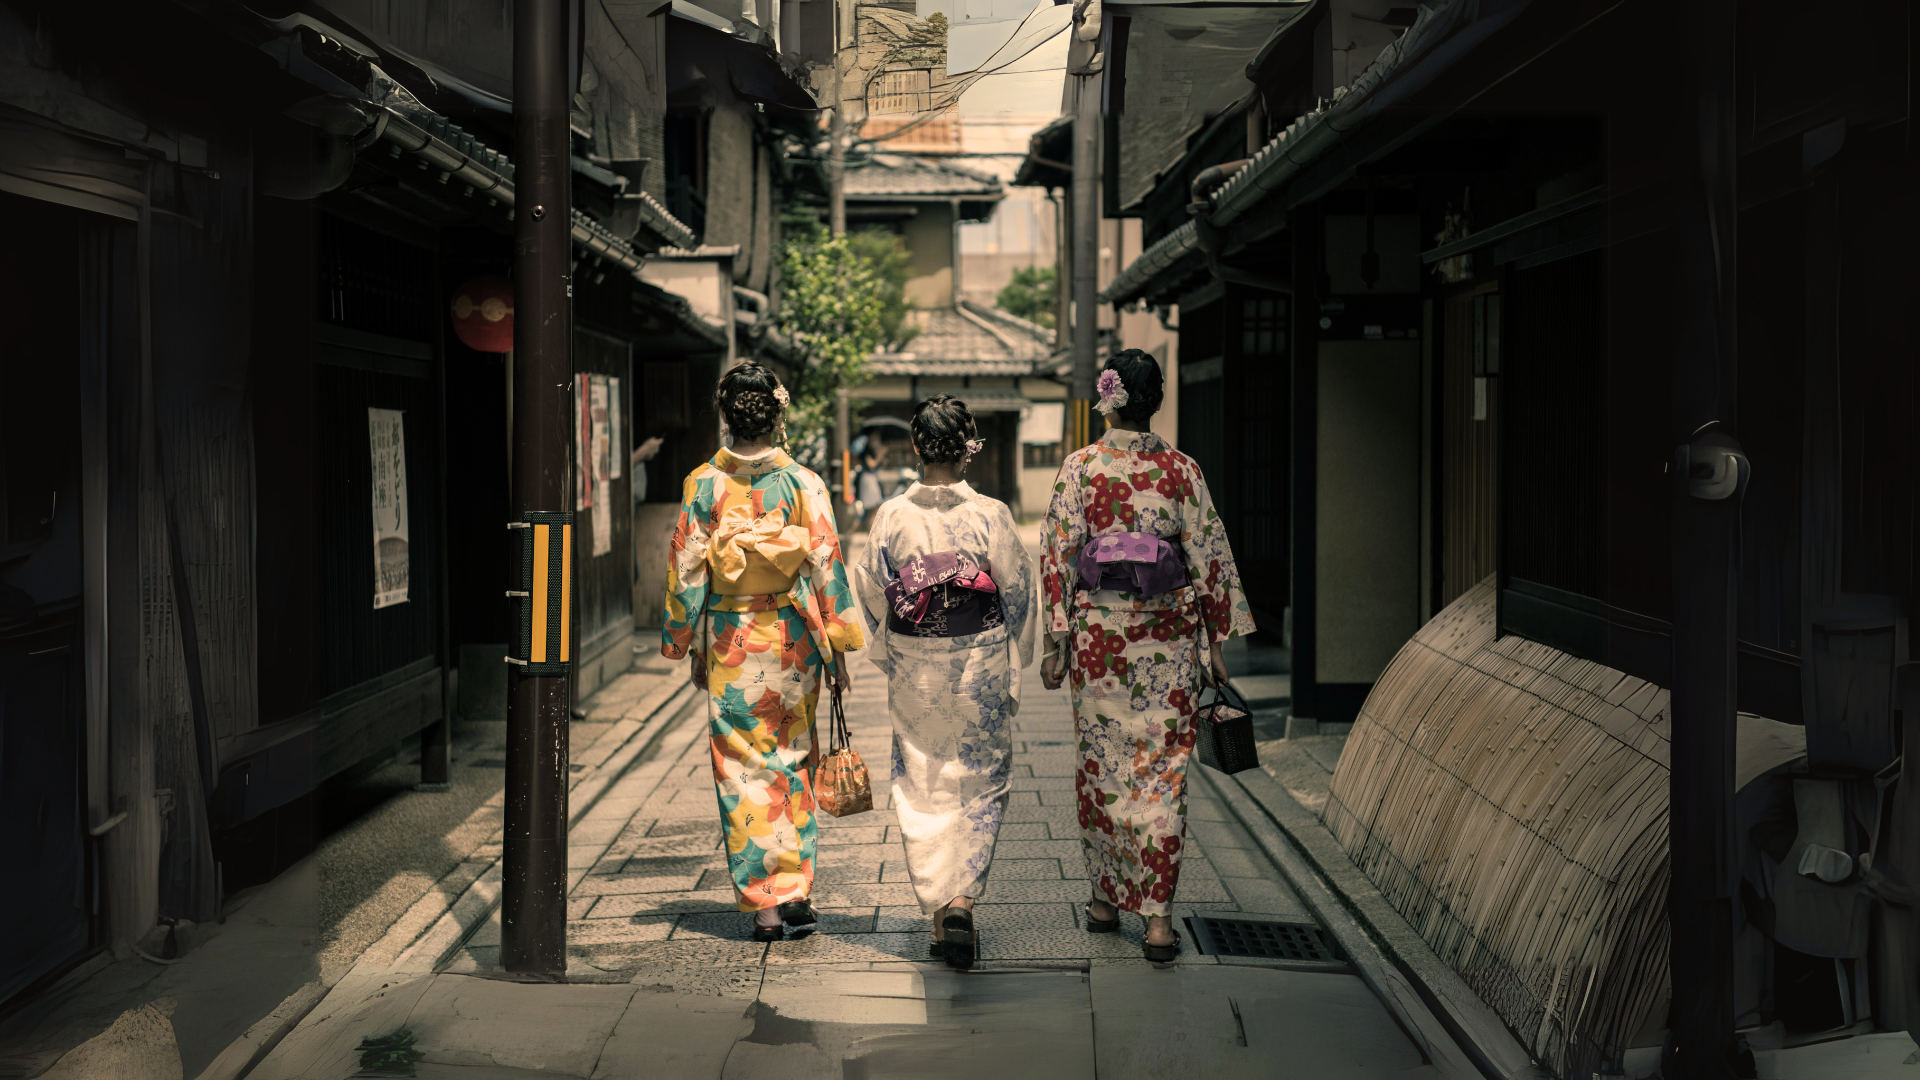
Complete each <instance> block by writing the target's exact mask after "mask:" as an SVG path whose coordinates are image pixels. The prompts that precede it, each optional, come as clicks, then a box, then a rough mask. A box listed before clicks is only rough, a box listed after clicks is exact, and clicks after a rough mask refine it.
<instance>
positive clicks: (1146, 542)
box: [1079, 532, 1187, 597]
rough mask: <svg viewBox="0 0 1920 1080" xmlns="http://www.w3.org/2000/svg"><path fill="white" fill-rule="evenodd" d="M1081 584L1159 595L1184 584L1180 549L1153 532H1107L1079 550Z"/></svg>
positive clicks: (1185, 577)
mask: <svg viewBox="0 0 1920 1080" xmlns="http://www.w3.org/2000/svg"><path fill="white" fill-rule="evenodd" d="M1079 569H1080V587H1081V588H1083V589H1086V590H1088V591H1093V590H1095V589H1111V590H1113V591H1114V592H1124V593H1132V594H1133V595H1135V596H1143V597H1144V596H1159V595H1160V594H1161V593H1169V592H1172V591H1173V590H1175V589H1178V588H1181V587H1182V586H1184V585H1186V583H1187V565H1186V561H1185V560H1184V559H1182V558H1181V557H1180V549H1179V548H1178V547H1175V546H1174V545H1173V544H1170V543H1168V542H1167V541H1165V540H1163V539H1161V538H1160V537H1158V536H1155V535H1153V534H1152V533H1138V532H1124V533H1108V534H1107V535H1106V536H1102V537H1099V538H1097V539H1095V540H1093V541H1090V542H1089V543H1088V544H1087V546H1086V547H1084V548H1081V549H1080V565H1079Z"/></svg>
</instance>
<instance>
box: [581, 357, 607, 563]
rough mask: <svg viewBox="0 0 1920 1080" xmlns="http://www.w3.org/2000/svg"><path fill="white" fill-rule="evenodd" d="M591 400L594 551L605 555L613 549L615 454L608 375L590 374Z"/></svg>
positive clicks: (589, 398) (589, 396)
mask: <svg viewBox="0 0 1920 1080" xmlns="http://www.w3.org/2000/svg"><path fill="white" fill-rule="evenodd" d="M587 387H588V395H587V404H588V418H589V422H590V427H589V429H588V431H589V433H590V436H591V438H592V442H591V443H590V444H589V445H590V446H592V447H593V457H592V464H593V553H594V554H595V555H605V554H607V553H608V552H610V551H612V550H613V491H612V488H613V477H612V476H611V475H610V474H611V473H612V471H613V470H612V466H611V465H610V464H609V463H608V460H607V459H608V458H609V457H611V456H612V454H611V450H612V446H611V443H612V439H611V438H610V436H611V428H610V427H609V425H608V422H607V411H608V410H607V377H606V376H605V375H590V376H588V377H587Z"/></svg>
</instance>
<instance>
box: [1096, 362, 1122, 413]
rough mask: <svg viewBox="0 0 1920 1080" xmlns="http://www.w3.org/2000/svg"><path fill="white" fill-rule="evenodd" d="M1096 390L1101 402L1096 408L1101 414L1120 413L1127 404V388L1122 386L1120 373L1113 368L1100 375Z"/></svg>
mask: <svg viewBox="0 0 1920 1080" xmlns="http://www.w3.org/2000/svg"><path fill="white" fill-rule="evenodd" d="M1094 389H1095V390H1096V391H1098V392H1099V394H1100V402H1099V404H1097V405H1095V406H1094V408H1095V409H1098V410H1099V411H1100V412H1103V413H1112V412H1119V411H1120V410H1121V409H1122V408H1124V407H1125V406H1126V404H1127V388H1126V387H1125V386H1122V385H1121V384H1120V373H1119V372H1117V371H1115V370H1113V369H1112V368H1108V369H1107V370H1105V371H1103V372H1101V373H1100V379H1099V381H1098V382H1096V383H1094Z"/></svg>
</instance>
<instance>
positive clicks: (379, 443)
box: [367, 409, 408, 610]
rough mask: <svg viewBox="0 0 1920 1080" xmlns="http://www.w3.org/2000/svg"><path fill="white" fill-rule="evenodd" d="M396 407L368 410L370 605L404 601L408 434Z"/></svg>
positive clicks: (379, 605) (406, 574)
mask: <svg viewBox="0 0 1920 1080" xmlns="http://www.w3.org/2000/svg"><path fill="white" fill-rule="evenodd" d="M405 416H406V414H405V413H403V412H401V411H400V410H398V409H368V410H367V441H368V443H369V444H370V448H371V449H372V451H373V485H372V487H373V606H374V609H375V610H378V609H380V608H383V607H391V606H393V605H394V604H404V603H406V602H407V578H408V562H407V438H406V427H405V423H404V418H405Z"/></svg>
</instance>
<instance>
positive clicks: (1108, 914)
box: [1087, 898, 1120, 922]
mask: <svg viewBox="0 0 1920 1080" xmlns="http://www.w3.org/2000/svg"><path fill="white" fill-rule="evenodd" d="M1087 914H1088V915H1089V916H1091V917H1092V918H1094V919H1098V920H1099V921H1101V922H1112V921H1113V920H1115V919H1117V918H1119V917H1120V909H1119V908H1116V907H1114V906H1113V905H1112V904H1109V903H1107V902H1106V901H1105V900H1101V899H1098V898H1095V899H1092V900H1089V901H1087Z"/></svg>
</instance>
